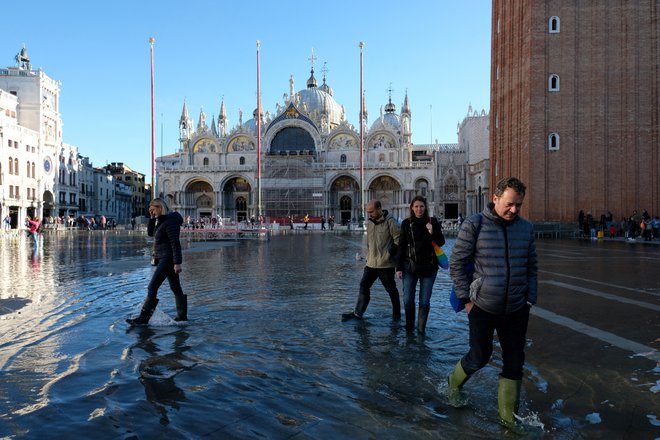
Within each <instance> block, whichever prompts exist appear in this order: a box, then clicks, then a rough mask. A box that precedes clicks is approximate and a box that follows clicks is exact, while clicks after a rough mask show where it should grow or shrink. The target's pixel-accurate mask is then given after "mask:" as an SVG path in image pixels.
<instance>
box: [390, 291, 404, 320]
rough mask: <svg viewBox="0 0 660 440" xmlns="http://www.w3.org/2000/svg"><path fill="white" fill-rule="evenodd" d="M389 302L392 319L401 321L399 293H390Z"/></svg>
mask: <svg viewBox="0 0 660 440" xmlns="http://www.w3.org/2000/svg"><path fill="white" fill-rule="evenodd" d="M389 295H390V301H392V318H393V319H401V300H400V299H399V292H398V291H396V292H394V293H390V294H389Z"/></svg>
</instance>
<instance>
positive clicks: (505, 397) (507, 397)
mask: <svg viewBox="0 0 660 440" xmlns="http://www.w3.org/2000/svg"><path fill="white" fill-rule="evenodd" d="M521 385H522V380H511V379H506V378H504V377H500V383H499V388H498V391H497V404H498V407H499V410H500V420H499V422H500V424H501V425H502V426H504V427H505V428H507V429H509V430H510V431H511V432H513V433H515V434H518V435H525V434H527V431H526V430H525V427H524V426H523V424H522V423H520V422H519V421H518V420H516V417H515V414H516V412H518V403H519V402H520V387H521Z"/></svg>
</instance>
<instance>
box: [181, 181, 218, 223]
mask: <svg viewBox="0 0 660 440" xmlns="http://www.w3.org/2000/svg"><path fill="white" fill-rule="evenodd" d="M185 205H187V207H189V208H188V209H186V215H190V216H192V217H194V218H195V219H200V218H202V217H213V209H214V208H215V206H214V205H215V204H214V198H213V187H212V186H211V184H210V183H208V182H207V181H205V180H195V181H192V182H190V183H189V184H188V185H187V186H186V189H185ZM190 208H192V209H190Z"/></svg>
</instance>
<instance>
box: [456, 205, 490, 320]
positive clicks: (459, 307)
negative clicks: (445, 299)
mask: <svg viewBox="0 0 660 440" xmlns="http://www.w3.org/2000/svg"><path fill="white" fill-rule="evenodd" d="M482 222H483V216H482V215H481V214H479V226H477V232H476V234H474V248H475V249H476V247H477V240H479V233H480V232H481V223H482ZM473 255H474V253H473ZM465 273H466V274H467V277H468V279H469V280H470V282H472V276H473V275H474V259H473V260H472V261H470V262H468V264H467V265H466V266H465ZM449 304H451V307H452V308H453V309H454V311H455V312H456V313H458V312H460V311H461V310H463V309H464V308H465V304H463V301H461V300H460V299H458V297H457V296H456V288H455V287H454V286H453V285H452V286H451V292H450V293H449Z"/></svg>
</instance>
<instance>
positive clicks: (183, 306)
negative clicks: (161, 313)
mask: <svg viewBox="0 0 660 440" xmlns="http://www.w3.org/2000/svg"><path fill="white" fill-rule="evenodd" d="M174 300H175V301H176V318H174V320H175V321H187V320H188V295H178V296H175V297H174Z"/></svg>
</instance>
